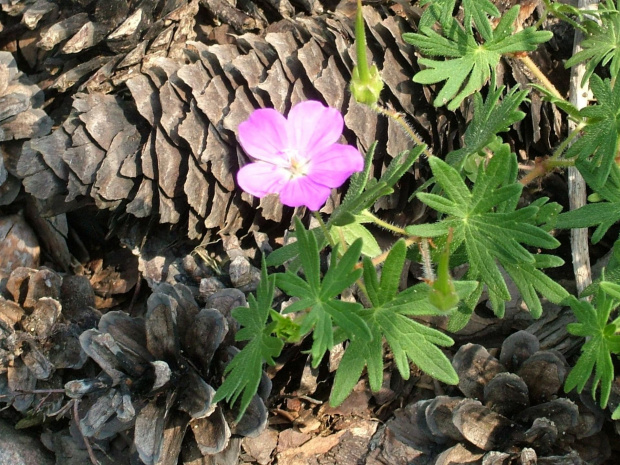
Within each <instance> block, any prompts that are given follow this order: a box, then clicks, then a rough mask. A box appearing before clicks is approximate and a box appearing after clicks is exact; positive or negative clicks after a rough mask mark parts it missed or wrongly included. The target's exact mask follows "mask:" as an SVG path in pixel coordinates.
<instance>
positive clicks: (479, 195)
mask: <svg viewBox="0 0 620 465" xmlns="http://www.w3.org/2000/svg"><path fill="white" fill-rule="evenodd" d="M429 162H430V165H431V169H432V170H433V175H434V176H435V180H436V181H437V184H438V185H439V186H440V187H441V188H442V189H443V191H444V195H443V196H440V195H436V194H430V193H420V194H418V197H419V198H420V200H421V201H422V202H424V203H425V204H426V205H428V206H429V207H431V208H433V209H435V210H437V211H438V212H441V213H444V214H445V215H446V217H445V218H444V219H443V220H442V223H444V224H445V225H446V227H448V228H452V230H453V242H452V246H451V249H452V250H456V249H457V248H458V247H460V246H461V244H464V247H465V251H466V253H467V257H468V259H469V260H468V261H469V266H470V268H469V271H468V273H467V278H468V279H472V280H479V281H482V282H483V283H484V284H486V286H487V288H488V291H489V297H490V299H491V303H492V304H493V308H494V311H495V313H496V314H497V315H498V316H502V315H503V313H504V302H505V301H507V300H509V299H510V293H509V292H508V287H507V286H506V282H505V280H504V277H503V276H502V274H501V272H500V269H499V266H498V264H501V265H502V266H503V267H504V269H505V270H506V271H507V272H508V274H509V275H510V276H511V277H512V279H513V280H514V282H515V284H516V285H517V287H518V288H519V290H520V291H521V292H522V294H523V298H524V300H525V302H526V304H527V306H528V308H529V309H530V311H531V312H532V314H533V316H535V317H538V316H540V313H541V311H542V306H541V304H540V300H539V298H538V296H537V294H536V292H533V289H536V290H538V291H540V292H543V291H544V292H549V295H546V296H547V297H548V298H549V299H550V300H551V301H553V302H556V303H559V302H560V301H562V300H563V299H564V298H565V297H566V296H567V295H568V293H567V292H566V291H565V290H564V289H563V288H562V287H561V286H559V285H558V284H557V283H555V282H554V281H553V280H551V279H550V278H549V277H548V276H546V275H545V274H544V273H542V272H540V271H539V270H538V269H539V268H541V267H546V266H557V265H558V264H559V263H560V261H559V259H557V260H548V259H544V258H543V257H536V256H535V255H534V254H532V253H531V252H530V251H529V250H527V249H526V248H525V247H524V246H523V245H521V244H524V245H528V246H532V247H541V248H546V249H551V248H555V247H557V246H558V245H559V242H558V241H557V240H556V239H555V238H554V237H552V236H551V235H550V234H549V233H548V232H546V231H544V230H543V229H542V228H541V227H539V225H538V220H537V215H538V213H539V209H540V207H539V206H537V205H530V206H528V207H525V208H521V209H516V207H517V203H518V201H519V198H520V196H521V190H522V186H521V184H519V183H517V182H516V157H515V156H514V154H511V153H510V151H509V150H508V149H507V148H505V147H504V150H500V151H498V152H497V153H495V155H494V156H493V158H491V160H490V161H489V163H488V165H487V166H486V168H485V167H484V166H483V165H482V164H481V165H480V168H479V171H478V176H477V178H476V183H475V184H474V187H473V190H472V191H471V192H470V190H469V188H468V187H467V186H466V184H465V182H464V181H463V179H462V178H461V176H460V174H459V173H458V171H456V170H455V169H454V168H453V167H451V166H450V165H448V164H447V163H445V162H443V161H441V160H439V159H438V158H432V159H430V160H429ZM534 278H535V279H536V280H535V281H533V279H534Z"/></svg>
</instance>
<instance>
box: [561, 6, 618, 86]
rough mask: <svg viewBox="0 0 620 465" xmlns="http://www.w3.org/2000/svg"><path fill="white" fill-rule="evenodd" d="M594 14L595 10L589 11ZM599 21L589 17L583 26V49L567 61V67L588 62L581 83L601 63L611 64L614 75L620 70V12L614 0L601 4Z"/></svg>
mask: <svg viewBox="0 0 620 465" xmlns="http://www.w3.org/2000/svg"><path fill="white" fill-rule="evenodd" d="M588 14H590V15H592V14H593V12H591V11H590V12H588ZM598 17H599V19H600V20H599V21H595V20H594V19H588V20H586V21H584V23H583V26H584V27H585V29H586V38H585V39H584V40H583V41H582V42H581V47H582V48H583V50H581V51H580V52H577V53H576V54H575V55H573V56H572V57H571V58H569V59H568V60H567V61H566V65H565V66H566V67H567V68H570V67H571V66H575V65H576V64H579V63H583V62H586V72H585V73H584V75H583V79H582V81H581V85H582V86H584V85H585V84H586V83H587V82H588V80H589V79H590V77H591V76H592V74H593V73H594V70H595V69H596V67H597V66H598V65H599V64H600V65H602V66H607V65H608V64H609V68H610V72H611V75H612V76H617V75H618V73H619V72H620V14H619V12H618V9H617V7H616V5H614V2H613V1H610V0H608V1H606V2H605V3H601V4H600V5H599V11H598Z"/></svg>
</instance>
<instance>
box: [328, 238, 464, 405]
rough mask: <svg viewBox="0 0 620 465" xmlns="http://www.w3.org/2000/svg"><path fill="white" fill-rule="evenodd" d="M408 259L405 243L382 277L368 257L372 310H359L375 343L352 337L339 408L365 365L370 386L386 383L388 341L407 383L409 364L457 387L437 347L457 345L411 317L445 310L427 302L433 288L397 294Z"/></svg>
mask: <svg viewBox="0 0 620 465" xmlns="http://www.w3.org/2000/svg"><path fill="white" fill-rule="evenodd" d="M405 256H406V245H405V242H404V241H403V240H400V241H398V242H396V244H394V246H393V247H392V249H391V251H390V253H389V255H388V257H387V258H386V261H385V263H384V267H383V271H382V273H381V279H379V278H378V277H377V272H376V269H375V267H374V265H373V264H372V262H371V261H370V259H368V258H365V259H364V283H365V285H366V289H367V292H368V297H369V299H370V300H371V303H372V305H373V307H372V308H369V309H364V310H361V311H360V312H359V315H360V316H361V318H362V319H363V320H364V321H365V322H366V324H367V325H368V328H369V329H370V332H371V334H372V340H371V341H370V342H368V341H365V340H363V339H360V338H355V339H352V340H351V341H350V342H349V345H348V346H347V348H346V350H345V353H344V355H343V357H342V360H341V362H340V365H339V367H338V370H337V372H336V377H335V379H334V387H333V388H332V393H331V396H330V403H331V404H332V405H339V404H340V403H341V402H342V401H344V399H345V398H346V397H347V396H348V395H349V394H350V393H351V391H352V390H353V387H354V386H355V384H357V381H358V380H359V378H360V376H361V374H362V371H363V369H364V367H367V370H368V378H369V382H370V387H371V389H372V390H373V391H377V390H379V388H380V387H381V383H382V381H383V344H382V341H383V338H384V337H385V340H386V341H387V343H388V345H389V347H390V349H391V350H392V353H393V355H394V360H395V362H396V366H397V367H398V370H399V372H400V374H401V376H402V377H403V378H404V379H409V376H410V368H409V361H411V362H413V363H415V364H416V365H417V366H418V367H419V368H420V369H421V370H423V371H425V372H426V373H428V374H430V375H431V376H433V377H434V378H436V379H438V380H440V381H443V382H445V383H448V384H456V383H458V376H457V375H456V372H455V371H454V368H453V367H452V364H451V363H450V361H449V360H448V358H447V357H446V356H445V355H444V354H443V352H442V351H441V350H440V349H439V348H438V347H437V346H438V345H439V346H450V345H452V344H453V343H454V342H453V340H452V339H451V338H449V337H448V336H446V335H445V334H443V333H442V332H440V331H437V330H435V329H432V328H428V327H426V326H423V325H421V324H419V323H417V322H415V321H413V320H412V319H410V318H409V317H408V315H410V314H413V313H415V314H425V315H436V314H440V312H439V311H438V310H437V309H436V308H434V307H433V306H432V305H431V304H430V303H429V302H428V293H429V290H430V288H429V286H428V285H426V284H420V285H417V286H414V287H411V288H409V289H407V290H406V291H404V292H401V293H400V294H399V293H398V282H399V280H400V274H401V272H402V268H403V264H404V261H405ZM473 287H474V286H472V285H471V283H469V284H466V285H465V286H460V295H465V294H466V293H467V291H470V292H471V290H472V289H473Z"/></svg>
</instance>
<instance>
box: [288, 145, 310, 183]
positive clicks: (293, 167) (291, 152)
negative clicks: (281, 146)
mask: <svg viewBox="0 0 620 465" xmlns="http://www.w3.org/2000/svg"><path fill="white" fill-rule="evenodd" d="M284 153H285V154H286V156H287V157H288V166H287V167H286V168H287V169H288V170H289V171H290V173H291V179H294V178H301V177H303V176H306V175H307V174H308V160H306V159H305V158H304V157H301V156H300V155H299V151H298V150H297V149H286V150H285V151H284Z"/></svg>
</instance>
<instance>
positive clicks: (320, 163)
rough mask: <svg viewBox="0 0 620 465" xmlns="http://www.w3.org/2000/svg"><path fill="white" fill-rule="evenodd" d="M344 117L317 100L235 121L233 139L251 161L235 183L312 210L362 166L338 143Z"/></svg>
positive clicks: (359, 159)
mask: <svg viewBox="0 0 620 465" xmlns="http://www.w3.org/2000/svg"><path fill="white" fill-rule="evenodd" d="M343 127H344V120H343V118H342V115H341V114H340V112H339V111H338V110H336V109H334V108H328V107H325V106H323V104H321V102H316V101H312V100H309V101H306V102H301V103H298V104H297V105H295V106H294V107H293V108H291V111H290V112H289V114H288V118H285V117H284V116H283V115H281V114H280V113H278V112H277V111H276V110H274V109H273V108H264V109H261V110H256V111H254V112H253V113H252V114H251V115H250V117H249V118H248V119H247V120H246V121H244V122H243V123H241V124H240V125H239V142H240V143H241V147H243V150H245V152H246V153H247V154H248V155H249V156H250V157H251V158H252V159H254V160H255V161H254V163H250V164H247V165H245V166H243V167H242V168H241V169H240V170H239V172H238V173H237V182H238V183H239V186H240V187H241V188H242V189H243V190H244V191H246V192H248V193H250V194H252V195H254V196H256V197H264V196H265V195H267V194H280V201H281V202H282V203H283V204H284V205H288V206H289V207H299V206H301V205H305V206H306V207H308V208H309V209H310V210H314V211H316V210H318V209H319V208H321V206H322V205H323V204H324V203H325V201H326V200H327V197H329V194H330V192H331V189H332V188H334V187H339V186H341V185H342V184H343V183H344V182H345V181H346V180H347V179H348V178H349V176H351V175H352V174H353V173H355V172H357V171H362V170H363V169H364V158H363V157H362V155H361V154H360V152H359V151H358V150H357V149H356V148H355V147H352V146H350V145H343V144H339V143H338V141H339V140H340V136H341V135H342V129H343Z"/></svg>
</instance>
